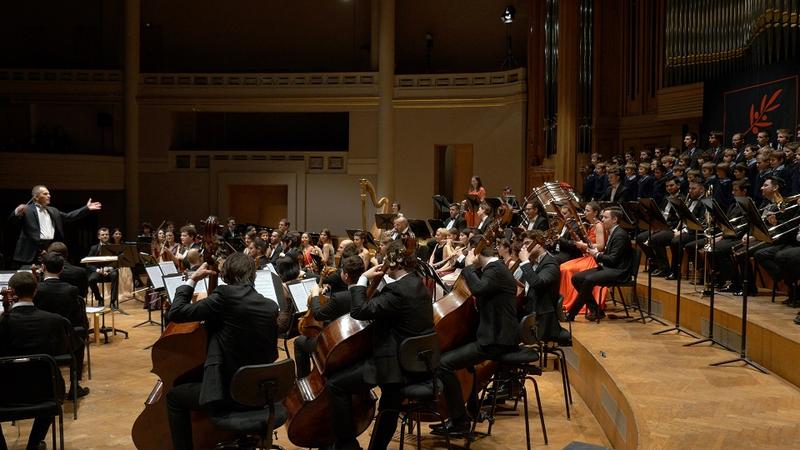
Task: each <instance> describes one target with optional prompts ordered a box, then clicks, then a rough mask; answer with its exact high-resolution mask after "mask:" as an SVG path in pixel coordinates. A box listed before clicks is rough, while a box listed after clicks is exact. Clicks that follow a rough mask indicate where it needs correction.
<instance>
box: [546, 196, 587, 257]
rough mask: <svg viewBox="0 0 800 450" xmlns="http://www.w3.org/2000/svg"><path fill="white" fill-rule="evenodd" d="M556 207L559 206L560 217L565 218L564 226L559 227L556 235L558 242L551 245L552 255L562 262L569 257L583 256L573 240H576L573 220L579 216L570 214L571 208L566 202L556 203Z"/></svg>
mask: <svg viewBox="0 0 800 450" xmlns="http://www.w3.org/2000/svg"><path fill="white" fill-rule="evenodd" d="M556 207H557V208H560V209H559V211H561V217H563V218H564V219H565V220H564V226H563V227H562V228H561V231H560V232H559V235H558V242H556V243H555V246H554V247H553V257H555V258H556V260H558V262H559V263H561V264H564V263H565V262H567V261H569V260H570V259H575V258H580V257H581V256H583V252H581V250H580V249H579V248H578V247H577V246H576V245H575V242H576V241H577V240H578V238H577V230H576V222H575V220H578V219H579V218H576V217H574V216H573V215H572V210H571V209H570V207H569V205H567V204H556Z"/></svg>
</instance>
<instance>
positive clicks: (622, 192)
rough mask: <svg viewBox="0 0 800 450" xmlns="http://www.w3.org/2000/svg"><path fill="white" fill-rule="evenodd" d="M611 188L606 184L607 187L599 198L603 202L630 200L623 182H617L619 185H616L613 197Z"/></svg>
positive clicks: (628, 192)
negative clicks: (612, 196)
mask: <svg viewBox="0 0 800 450" xmlns="http://www.w3.org/2000/svg"><path fill="white" fill-rule="evenodd" d="M612 189H613V187H612V186H608V188H606V193H605V194H603V197H602V198H601V199H600V200H601V201H604V202H627V201H630V200H631V198H630V197H631V195H630V194H631V192H630V191H629V190H628V188H626V187H625V183H622V182H620V183H619V187H617V192H615V194H616V195H614V198H611V190H612Z"/></svg>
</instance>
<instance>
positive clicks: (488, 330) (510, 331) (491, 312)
mask: <svg viewBox="0 0 800 450" xmlns="http://www.w3.org/2000/svg"><path fill="white" fill-rule="evenodd" d="M461 275H462V276H463V277H464V279H465V280H466V282H467V286H468V287H469V290H470V292H472V295H474V296H475V301H476V303H477V305H478V313H479V314H480V322H479V323H478V332H477V334H476V337H477V341H478V345H480V346H481V347H495V348H500V349H508V348H513V347H516V346H517V345H518V344H519V324H518V322H517V282H516V280H515V279H514V275H513V274H512V273H511V271H510V270H508V268H507V267H506V265H505V264H503V262H502V261H500V260H497V261H494V262H491V263H489V264H487V265H486V267H484V268H483V269H481V270H477V269H475V268H474V267H473V266H467V267H465V268H464V270H463V271H462V272H461Z"/></svg>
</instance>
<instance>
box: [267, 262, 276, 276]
mask: <svg viewBox="0 0 800 450" xmlns="http://www.w3.org/2000/svg"><path fill="white" fill-rule="evenodd" d="M267 270H268V271H270V272H272V273H274V274H275V275H277V274H278V271H277V270H275V266H274V265H273V264H272V263H267Z"/></svg>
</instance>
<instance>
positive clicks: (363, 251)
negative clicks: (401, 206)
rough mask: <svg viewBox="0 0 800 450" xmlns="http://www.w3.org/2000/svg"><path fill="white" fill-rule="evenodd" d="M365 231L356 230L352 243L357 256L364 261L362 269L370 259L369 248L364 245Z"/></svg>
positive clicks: (367, 265) (365, 267)
mask: <svg viewBox="0 0 800 450" xmlns="http://www.w3.org/2000/svg"><path fill="white" fill-rule="evenodd" d="M400 219H401V218H398V219H397V220H400ZM403 220H405V219H403ZM366 233H367V232H366V231H356V232H355V233H354V234H353V244H354V245H355V246H356V250H357V251H358V256H359V257H361V259H362V261H364V270H367V267H369V260H370V256H369V250H367V248H366V247H364V244H365V241H366V239H367V235H366Z"/></svg>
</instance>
